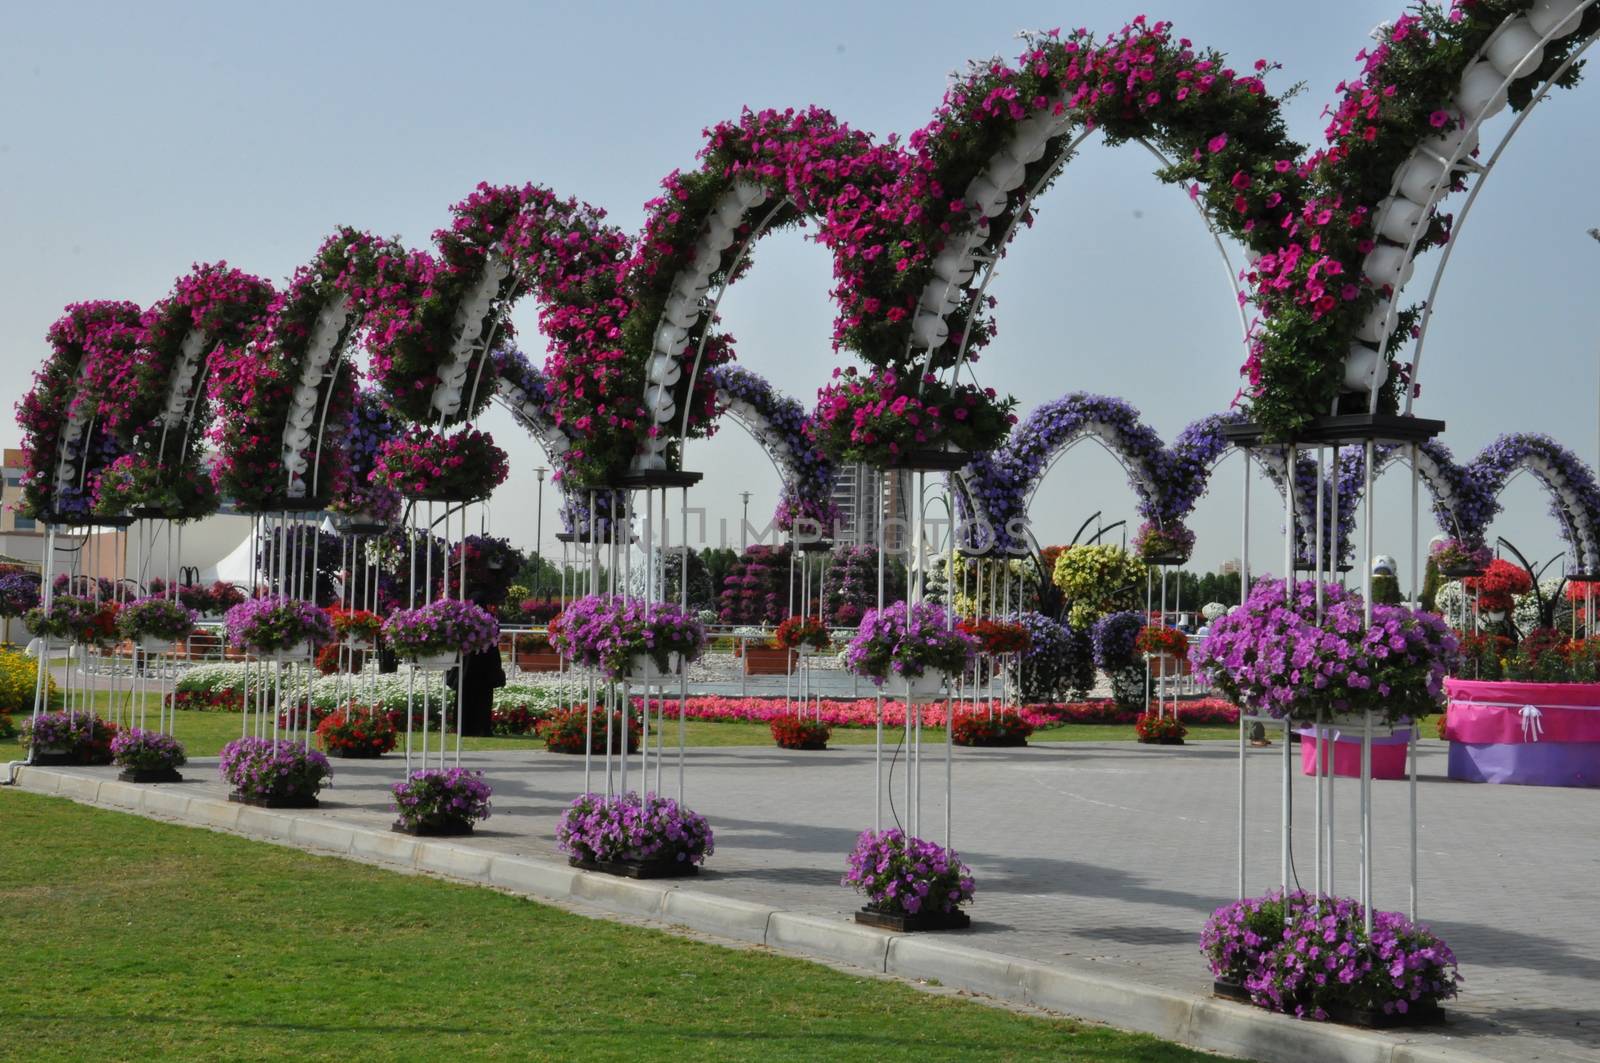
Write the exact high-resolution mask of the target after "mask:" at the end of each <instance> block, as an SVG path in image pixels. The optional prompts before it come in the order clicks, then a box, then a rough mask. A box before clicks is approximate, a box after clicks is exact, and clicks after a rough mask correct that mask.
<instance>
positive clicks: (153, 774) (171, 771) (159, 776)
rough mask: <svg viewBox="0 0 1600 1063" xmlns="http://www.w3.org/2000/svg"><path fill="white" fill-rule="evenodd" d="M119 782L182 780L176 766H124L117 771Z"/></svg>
mask: <svg viewBox="0 0 1600 1063" xmlns="http://www.w3.org/2000/svg"><path fill="white" fill-rule="evenodd" d="M117 780H118V781H119V782H182V781H183V776H182V775H179V774H178V769H177V768H125V769H123V770H122V771H120V772H118V773H117Z"/></svg>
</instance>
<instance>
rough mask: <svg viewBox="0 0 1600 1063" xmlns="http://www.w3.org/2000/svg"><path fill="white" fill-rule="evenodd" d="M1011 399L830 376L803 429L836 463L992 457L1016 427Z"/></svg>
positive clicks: (930, 379) (930, 381)
mask: <svg viewBox="0 0 1600 1063" xmlns="http://www.w3.org/2000/svg"><path fill="white" fill-rule="evenodd" d="M1015 407H1016V400H1015V399H1011V398H1006V399H1000V398H998V397H997V396H996V394H995V391H994V389H993V388H980V387H978V386H977V385H975V384H957V385H955V386H953V387H952V386H951V385H949V384H947V383H944V382H943V381H940V380H939V379H938V378H937V377H934V376H933V375H931V374H927V375H924V376H923V377H921V383H920V384H919V383H918V378H917V377H915V376H913V375H908V374H905V373H901V372H897V371H895V370H892V369H879V370H874V371H873V372H872V373H871V374H869V375H867V376H862V375H861V374H860V373H859V372H858V371H857V370H856V368H855V367H854V366H851V367H849V368H847V369H845V370H844V371H843V372H839V371H837V370H836V371H835V379H834V382H833V383H831V384H829V385H828V386H827V387H826V388H823V389H822V390H821V391H820V392H819V393H818V395H817V408H816V412H815V413H814V414H813V415H812V419H811V421H810V422H809V423H808V424H807V431H809V432H810V433H811V437H812V439H813V440H814V441H815V442H816V444H817V445H818V446H819V447H821V448H822V450H823V452H824V453H826V454H827V455H828V456H829V457H831V458H832V459H833V460H834V461H836V462H841V463H842V462H862V463H864V464H866V465H870V466H873V467H874V468H887V467H889V466H892V465H894V464H896V463H897V462H901V461H904V460H905V459H906V458H907V457H908V456H909V455H910V453H911V452H913V451H919V450H954V451H962V452H978V451H986V450H992V449H993V448H994V447H995V446H996V445H997V444H999V442H1000V441H1001V440H1002V439H1004V438H1005V434H1006V432H1007V431H1009V430H1010V428H1011V426H1012V425H1013V424H1015V423H1016V421H1017V418H1016V416H1015V415H1014V414H1013V413H1012V412H1011V411H1012V410H1013V409H1014V408H1015Z"/></svg>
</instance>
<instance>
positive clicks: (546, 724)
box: [535, 705, 644, 753]
mask: <svg viewBox="0 0 1600 1063" xmlns="http://www.w3.org/2000/svg"><path fill="white" fill-rule="evenodd" d="M587 711H588V710H587V707H585V706H574V707H573V708H570V709H560V710H558V711H556V712H553V713H551V714H550V716H549V717H548V718H546V719H543V720H540V721H539V725H538V727H537V728H536V730H535V733H536V734H538V736H539V737H540V738H542V739H544V744H545V748H546V749H548V750H549V751H550V752H552V753H582V752H583V734H584V730H585V728H587V727H589V726H590V724H589V723H588V717H587ZM592 726H593V730H592V731H591V732H590V738H589V751H590V752H591V753H604V752H605V751H606V710H605V706H604V705H596V706H595V710H594V721H593V725H592ZM643 731H644V726H643V724H642V723H641V722H640V720H639V714H638V713H636V712H630V713H629V714H628V752H629V753H637V752H638V751H639V740H640V736H641V735H642V734H643ZM621 732H622V713H621V712H618V711H616V710H612V713H611V751H612V752H613V753H615V752H617V751H619V750H620V749H621V748H622V733H621Z"/></svg>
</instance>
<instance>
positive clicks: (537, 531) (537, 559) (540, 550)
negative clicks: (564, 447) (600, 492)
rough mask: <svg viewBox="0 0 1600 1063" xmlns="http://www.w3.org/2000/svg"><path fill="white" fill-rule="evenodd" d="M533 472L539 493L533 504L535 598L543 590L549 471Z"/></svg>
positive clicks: (541, 466) (540, 467)
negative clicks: (536, 476)
mask: <svg viewBox="0 0 1600 1063" xmlns="http://www.w3.org/2000/svg"><path fill="white" fill-rule="evenodd" d="M533 471H534V473H535V474H537V475H538V477H539V491H538V495H537V501H535V503H534V508H535V510H536V515H535V516H534V518H533V528H534V532H533V581H534V584H535V588H534V592H533V596H534V597H535V598H537V597H539V592H540V591H541V590H543V589H544V474H545V473H547V472H549V471H550V470H549V469H547V468H545V467H544V466H543V465H540V466H539V467H537V468H536V469H534V470H533Z"/></svg>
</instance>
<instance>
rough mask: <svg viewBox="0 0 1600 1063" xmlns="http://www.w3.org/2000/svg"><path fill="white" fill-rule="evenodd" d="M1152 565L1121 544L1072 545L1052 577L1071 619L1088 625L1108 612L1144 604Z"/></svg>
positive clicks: (1077, 624) (1072, 621)
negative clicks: (1064, 599) (1147, 579)
mask: <svg viewBox="0 0 1600 1063" xmlns="http://www.w3.org/2000/svg"><path fill="white" fill-rule="evenodd" d="M1148 572H1149V567H1148V566H1147V565H1145V563H1144V562H1142V561H1140V560H1139V559H1138V558H1137V557H1134V556H1133V555H1132V554H1130V553H1128V551H1126V550H1124V549H1122V547H1120V546H1111V545H1108V544H1099V545H1096V546H1072V547H1068V548H1067V549H1066V550H1063V551H1062V552H1061V556H1059V557H1057V558H1056V566H1055V571H1054V573H1053V574H1052V578H1053V580H1054V582H1055V585H1056V586H1057V587H1059V588H1061V593H1062V594H1063V595H1065V596H1066V599H1067V610H1068V611H1067V619H1068V621H1069V622H1070V623H1071V624H1072V626H1073V627H1079V628H1087V627H1089V626H1090V625H1091V624H1093V623H1094V622H1095V621H1096V620H1098V619H1100V618H1101V617H1102V616H1105V615H1106V614H1108V613H1115V612H1118V611H1120V610H1123V609H1135V608H1139V607H1140V606H1142V605H1143V604H1144V592H1145V580H1146V574H1147V573H1148Z"/></svg>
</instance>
